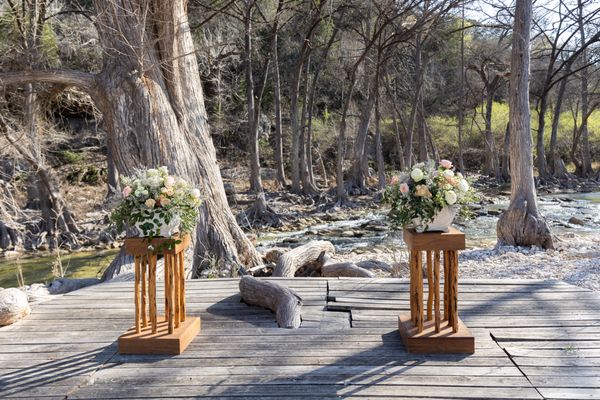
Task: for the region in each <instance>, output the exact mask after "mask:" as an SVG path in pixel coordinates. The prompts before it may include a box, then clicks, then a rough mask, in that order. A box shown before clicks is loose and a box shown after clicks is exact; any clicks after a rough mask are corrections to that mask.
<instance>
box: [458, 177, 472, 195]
mask: <svg viewBox="0 0 600 400" xmlns="http://www.w3.org/2000/svg"><path fill="white" fill-rule="evenodd" d="M458 190H460V191H461V192H466V191H467V190H469V182H467V180H466V179H461V181H460V182H458Z"/></svg>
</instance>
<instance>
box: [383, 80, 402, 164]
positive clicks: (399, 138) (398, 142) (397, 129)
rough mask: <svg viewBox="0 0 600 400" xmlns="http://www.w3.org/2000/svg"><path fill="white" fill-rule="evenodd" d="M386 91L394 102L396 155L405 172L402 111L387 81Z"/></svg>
mask: <svg viewBox="0 0 600 400" xmlns="http://www.w3.org/2000/svg"><path fill="white" fill-rule="evenodd" d="M386 91H387V94H388V97H389V98H390V100H391V101H392V122H393V124H394V135H395V139H396V153H398V166H399V167H400V170H404V168H406V163H405V161H404V146H402V135H401V134H400V125H399V124H398V115H399V113H400V111H399V110H398V105H397V104H396V93H395V90H394V93H392V91H391V88H390V84H389V81H388V80H387V79H386Z"/></svg>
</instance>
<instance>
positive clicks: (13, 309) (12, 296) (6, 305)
mask: <svg viewBox="0 0 600 400" xmlns="http://www.w3.org/2000/svg"><path fill="white" fill-rule="evenodd" d="M30 313H31V308H30V307H29V303H28V302H27V295H26V294H25V293H23V292H22V291H21V290H19V289H17V288H9V289H3V290H2V291H0V326H4V325H10V324H14V323H15V322H17V321H18V320H20V319H21V318H23V317H26V316H27V315H29V314H30Z"/></svg>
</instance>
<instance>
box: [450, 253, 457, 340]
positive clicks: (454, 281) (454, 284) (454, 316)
mask: <svg viewBox="0 0 600 400" xmlns="http://www.w3.org/2000/svg"><path fill="white" fill-rule="evenodd" d="M450 253H451V258H452V299H451V300H452V303H451V304H452V308H451V310H450V314H451V315H452V331H453V332H454V333H456V332H458V252H457V251H451V252H450Z"/></svg>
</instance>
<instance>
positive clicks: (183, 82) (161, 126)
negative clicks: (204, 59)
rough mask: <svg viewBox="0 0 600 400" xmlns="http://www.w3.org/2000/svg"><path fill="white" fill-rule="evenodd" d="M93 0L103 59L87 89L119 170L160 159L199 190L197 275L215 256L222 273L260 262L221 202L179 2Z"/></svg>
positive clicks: (191, 49) (222, 193)
mask: <svg viewBox="0 0 600 400" xmlns="http://www.w3.org/2000/svg"><path fill="white" fill-rule="evenodd" d="M146 5H148V6H149V8H145V6H146ZM95 6H96V10H97V13H98V18H97V26H98V32H99V37H100V42H101V44H102V47H103V49H104V63H103V69H102V71H101V72H100V73H99V75H98V76H97V78H96V79H95V81H94V85H93V86H92V87H94V86H96V85H97V87H98V91H96V92H94V95H95V97H96V98H99V99H100V101H99V102H98V106H99V108H100V109H101V111H102V112H103V114H104V116H105V118H106V121H107V131H108V134H109V135H111V136H112V138H113V139H114V140H113V141H112V143H113V145H114V148H113V154H114V156H115V164H116V166H117V169H118V170H119V172H120V173H121V174H125V175H130V174H132V173H133V172H134V171H135V169H137V168H145V167H155V166H160V165H166V166H167V167H169V170H170V171H171V173H173V174H176V175H179V176H182V177H183V178H185V179H187V180H188V181H189V182H190V183H191V184H193V185H195V186H198V187H200V188H201V189H202V190H203V192H204V202H203V204H202V206H201V207H200V218H199V223H198V226H197V230H196V239H197V240H196V243H195V250H194V251H195V259H194V268H195V270H196V273H198V271H199V269H200V268H201V266H202V265H203V262H205V261H207V262H209V260H214V259H216V260H218V262H219V263H220V265H221V271H220V273H221V275H231V274H232V273H233V274H235V273H236V272H237V268H240V267H242V266H254V265H257V264H259V263H260V258H259V255H258V253H257V252H256V250H255V249H254V247H253V246H252V244H251V243H250V241H249V240H248V238H246V236H245V235H244V233H243V232H242V230H241V229H240V228H239V226H238V225H237V223H236V220H235V217H234V216H233V214H232V213H231V210H230V209H229V206H228V204H227V198H226V196H225V191H224V188H223V182H222V179H221V175H220V171H219V167H218V164H217V160H216V153H215V149H214V146H213V143H212V140H211V138H210V133H209V130H208V117H207V115H206V110H205V107H204V98H203V92H202V84H201V82H200V76H199V73H198V65H197V61H196V56H195V51H194V46H193V41H192V36H191V34H190V30H189V25H188V20H187V15H186V9H185V1H183V0H175V1H169V2H167V1H162V0H153V1H150V2H145V1H141V0H138V1H131V2H127V3H124V4H122V5H119V6H118V7H117V5H116V3H113V2H112V1H100V0H96V1H95ZM117 8H118V10H117ZM148 13H149V14H148ZM145 15H150V16H151V18H149V19H144V18H143V16H145ZM116 32H119V34H116ZM117 144H118V145H117Z"/></svg>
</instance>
